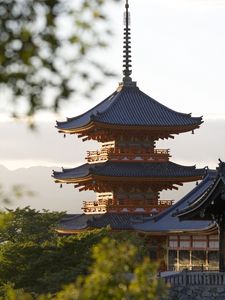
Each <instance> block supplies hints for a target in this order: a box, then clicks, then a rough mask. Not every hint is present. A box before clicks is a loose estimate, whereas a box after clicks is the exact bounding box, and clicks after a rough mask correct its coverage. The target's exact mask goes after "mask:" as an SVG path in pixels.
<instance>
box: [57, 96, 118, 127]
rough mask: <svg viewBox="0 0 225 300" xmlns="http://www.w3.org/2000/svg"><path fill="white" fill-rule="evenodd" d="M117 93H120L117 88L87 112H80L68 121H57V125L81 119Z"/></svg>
mask: <svg viewBox="0 0 225 300" xmlns="http://www.w3.org/2000/svg"><path fill="white" fill-rule="evenodd" d="M117 93H118V91H117V90H115V91H114V92H113V93H112V94H110V95H109V96H108V97H107V98H105V99H104V100H102V101H101V102H99V103H98V104H96V105H95V106H94V107H92V108H90V109H89V110H88V111H86V112H84V113H82V114H80V115H78V116H76V117H72V118H66V119H67V120H66V121H56V124H57V125H58V124H66V123H68V122H70V121H74V120H76V119H79V118H81V117H83V116H84V115H86V114H88V113H90V112H91V111H94V110H95V109H96V108H97V107H98V106H100V105H102V104H103V103H105V102H107V101H109V100H110V99H111V98H113V96H114V95H115V94H117ZM56 127H57V126H56Z"/></svg>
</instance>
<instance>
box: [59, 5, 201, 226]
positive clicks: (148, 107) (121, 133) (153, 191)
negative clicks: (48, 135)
mask: <svg viewBox="0 0 225 300" xmlns="http://www.w3.org/2000/svg"><path fill="white" fill-rule="evenodd" d="M125 8H126V11H125V28H124V46H123V75H124V77H123V80H122V82H121V83H120V84H119V86H118V88H117V89H116V91H114V92H113V93H112V94H111V95H110V96H109V97H107V98H106V99H105V100H104V101H102V102H100V103H99V104H98V105H96V106H95V107H94V108H92V109H90V110H89V111H87V112H86V113H84V114H82V115H79V116H77V117H74V118H68V119H67V120H66V121H65V122H57V126H56V127H57V129H58V131H59V132H61V133H64V134H77V135H78V137H79V138H82V139H83V141H86V140H97V141H98V142H100V143H101V148H100V150H98V151H88V153H87V157H86V159H87V162H86V163H85V164H83V165H81V166H79V167H76V168H72V169H62V172H56V171H55V172H54V173H53V177H54V179H55V181H56V182H57V183H60V184H64V183H70V184H73V185H74V186H75V187H77V188H79V190H80V191H83V190H93V191H95V192H96V193H97V199H96V200H95V201H86V202H84V204H83V210H84V215H83V219H85V218H86V219H90V217H91V216H90V215H93V214H94V215H96V216H97V215H100V214H104V215H107V214H110V215H111V216H112V215H113V216H114V221H115V218H119V219H121V218H123V216H124V218H125V219H126V218H128V219H129V217H130V216H135V215H138V214H139V215H141V214H142V215H145V216H149V217H150V216H154V215H156V214H158V213H159V212H161V211H162V210H164V209H165V208H167V207H169V206H170V205H172V203H173V201H172V200H159V194H160V192H161V191H163V190H167V189H170V190H172V189H178V187H179V186H181V185H183V183H184V182H191V181H197V180H200V179H202V178H203V175H204V173H205V169H196V167H195V166H183V165H179V164H176V163H173V162H172V161H170V152H169V150H168V149H158V148H157V147H156V142H157V141H158V140H160V139H169V138H174V135H176V134H180V133H183V132H188V131H194V130H195V129H197V128H199V126H200V125H201V123H202V122H203V121H202V117H192V116H191V115H190V114H184V113H179V112H176V111H174V110H172V109H170V108H168V107H166V106H164V105H162V104H160V103H159V102H157V101H156V100H154V99H152V98H151V97H149V96H148V95H146V94H145V93H143V92H142V91H141V90H140V89H139V88H138V86H137V84H136V82H135V81H133V80H132V78H131V74H132V69H131V41H130V26H129V11H128V8H129V5H128V0H126V5H125ZM85 216H86V217H85Z"/></svg>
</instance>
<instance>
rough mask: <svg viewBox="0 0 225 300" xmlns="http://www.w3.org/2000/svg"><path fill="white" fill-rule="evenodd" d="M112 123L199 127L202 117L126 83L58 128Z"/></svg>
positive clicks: (116, 124)
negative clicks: (177, 109) (179, 110)
mask: <svg viewBox="0 0 225 300" xmlns="http://www.w3.org/2000/svg"><path fill="white" fill-rule="evenodd" d="M91 121H94V122H97V123H99V124H105V125H113V126H136V127H139V126H146V127H149V126H150V127H157V128H160V127H161V128H162V127H163V128H165V127H168V128H170V127H188V126H191V127H192V128H190V130H192V129H195V128H198V127H199V126H200V125H201V123H202V122H203V120H202V117H191V115H190V114H184V113H180V112H177V111H174V110H172V109H170V108H168V107H166V106H165V105H163V104H161V103H159V102H157V101H156V100H154V99H153V98H151V97H149V96H148V95H146V94H145V93H143V92H142V91H140V90H139V89H138V88H137V87H127V86H124V87H123V88H122V89H121V90H120V91H119V90H117V91H115V92H114V93H113V94H112V95H110V96H109V97H108V98H106V99H105V100H104V101H102V102H101V103H99V104H98V105H96V106H95V107H94V108H92V109H90V110H89V111H87V112H86V113H84V114H82V115H80V116H77V117H74V118H69V119H67V121H65V122H57V126H56V127H57V129H58V130H59V131H66V130H67V131H68V132H70V131H74V132H75V131H76V130H79V129H81V128H84V127H86V126H88V124H89V123H90V122H91Z"/></svg>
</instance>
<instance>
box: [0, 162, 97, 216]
mask: <svg viewBox="0 0 225 300" xmlns="http://www.w3.org/2000/svg"><path fill="white" fill-rule="evenodd" d="M53 169H54V167H42V166H34V167H30V168H20V169H16V170H9V169H7V168H6V167H4V166H3V165H0V185H1V186H3V190H4V191H5V192H7V191H8V193H10V187H12V186H13V185H22V186H24V187H25V188H26V189H27V190H30V191H32V192H34V194H35V196H34V197H27V196H26V197H24V198H22V199H18V201H16V203H15V201H14V203H12V205H10V206H8V207H10V208H16V207H18V206H19V207H24V206H27V205H30V206H31V207H32V208H35V209H38V210H41V209H49V210H56V211H68V212H70V213H80V212H81V206H82V201H83V200H92V199H93V200H94V198H95V196H93V195H92V193H91V192H90V193H89V192H86V193H79V191H78V190H76V189H74V188H73V186H72V185H68V186H67V185H64V186H63V188H60V186H59V184H56V183H55V182H54V179H53V178H52V177H51V174H52V170H53ZM55 169H57V168H55Z"/></svg>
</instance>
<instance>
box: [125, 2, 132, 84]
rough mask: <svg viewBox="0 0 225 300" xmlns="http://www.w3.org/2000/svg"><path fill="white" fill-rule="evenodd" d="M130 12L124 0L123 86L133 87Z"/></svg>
mask: <svg viewBox="0 0 225 300" xmlns="http://www.w3.org/2000/svg"><path fill="white" fill-rule="evenodd" d="M130 35H131V33H130V12H129V3H128V0H126V4H125V12H124V41H123V44H124V45H123V75H124V77H123V84H124V85H133V82H132V78H131V77H130V75H131V74H132V69H131V67H132V65H131V45H130V44H131V37H130Z"/></svg>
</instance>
